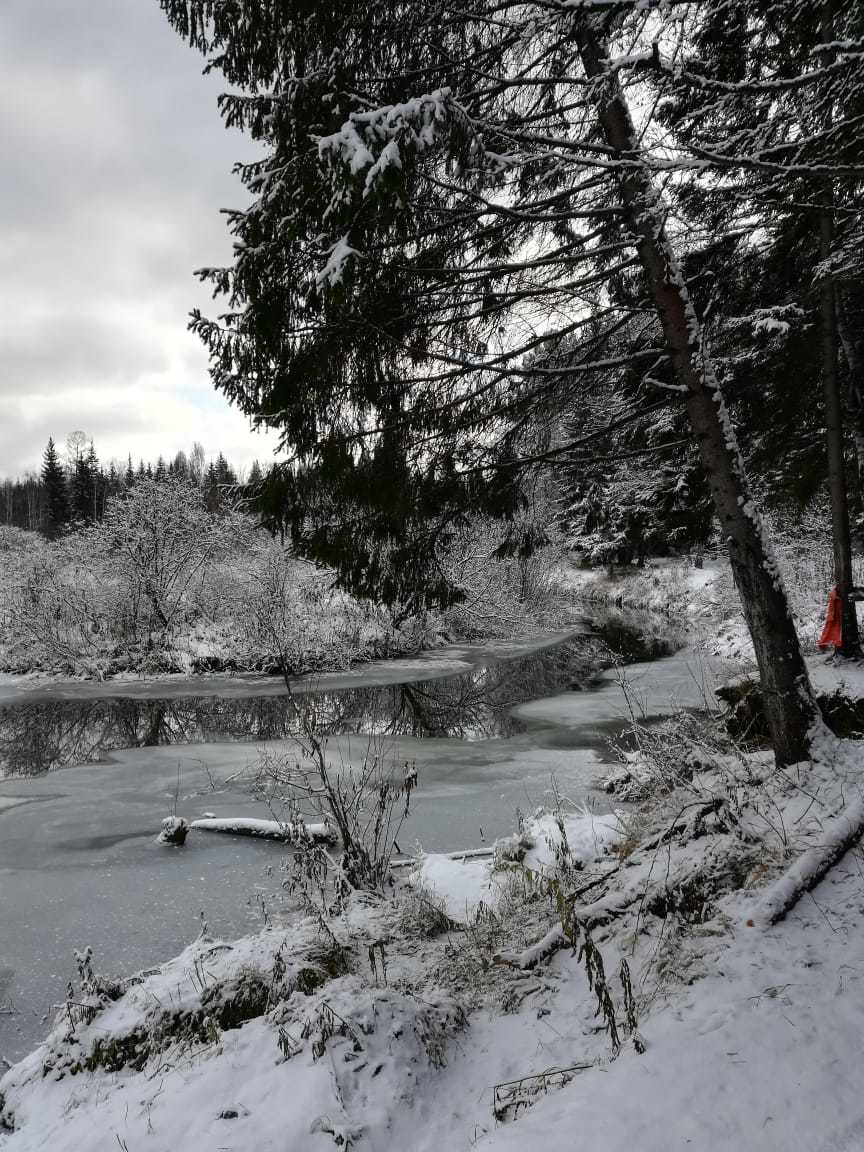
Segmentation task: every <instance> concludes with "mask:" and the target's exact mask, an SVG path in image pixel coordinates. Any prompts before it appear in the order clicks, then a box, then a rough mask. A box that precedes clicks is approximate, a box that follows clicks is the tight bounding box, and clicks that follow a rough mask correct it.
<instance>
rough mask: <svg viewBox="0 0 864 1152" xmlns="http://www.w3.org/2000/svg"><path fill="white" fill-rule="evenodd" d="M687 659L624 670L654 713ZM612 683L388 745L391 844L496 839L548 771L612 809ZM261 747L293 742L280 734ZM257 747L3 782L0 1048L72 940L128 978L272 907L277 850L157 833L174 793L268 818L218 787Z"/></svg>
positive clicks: (350, 749) (155, 755) (40, 1003)
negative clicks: (202, 932)
mask: <svg viewBox="0 0 864 1152" xmlns="http://www.w3.org/2000/svg"><path fill="white" fill-rule="evenodd" d="M694 668H695V663H694V661H693V660H692V659H688V658H685V657H673V658H672V659H669V660H665V661H655V662H652V663H651V664H645V665H641V666H639V667H638V669H631V670H629V671H628V676H630V677H631V678H633V679H634V680H637V681H638V682H639V683H641V684H642V685H643V686H644V688H645V689H646V690H647V693H648V696H649V701H648V703H649V705H650V707H649V710H650V711H655V710H658V709H659V702H660V700H661V699H663V700H666V701H668V699H669V698H670V696H671V697H672V698H675V697H676V696H677V697H678V698H679V699H681V700H682V702H683V701H684V700H685V699H686V700H687V701H688V702H689V703H691V704H692V703H698V699H697V696H698V693H696V692H695V691H694V688H693V686H694V684H695V683H696V682H697V680H696V679H695V678H694V677H696V676H698V675H699V674H698V673H697V672H695V671H694ZM425 674H426V675H427V676H428V674H429V673H428V667H427V669H426V673H425ZM614 681H615V676H614V674H611V675H607V676H606V677H605V678H604V680H603V682H602V683H601V685H600V686H599V688H597V689H596V690H590V691H578V692H568V693H564V694H559V695H556V696H554V697H552V698H549V699H545V700H540V701H537V702H535V703H531V704H526V705H521V706H519V707H518V708H516V709H515V710H514V711H515V712H516V714H517V715H518V716H519V717H520V718H521V719H522V720H523V721H524V724H523V726H522V730H521V731H517V732H516V733H515V734H513V735H510V736H509V737H507V738H501V737H495V738H490V739H476V738H474V739H467V740H463V739H458V738H455V737H452V736H451V737H449V738H436V737H429V736H426V737H424V738H422V739H419V738H416V737H413V736H399V737H396V738H395V739H394V740H393V741H392V742H391V744H390V748H389V755H390V756H391V757H392V758H393V760H394V761H395V762H396V763H397V764H399V763H401V762H402V761H404V760H411V761H414V762H416V765H417V769H418V773H419V788H418V790H417V791H416V792H415V793H414V795H413V796H412V801H411V814H410V817H409V819H408V821H407V822H406V824H405V826H404V828H403V829H402V831H401V832H400V836H399V839H400V847H401V849H402V850H403V851H412V850H414V848H415V847H416V846H418V845H419V846H422V848H423V849H424V850H426V851H429V852H446V851H451V850H456V849H462V848H468V847H478V846H481V845H483V844H491V843H492V841H493V840H494V839H495V838H496V837H497V836H500V835H504V834H507V833H509V832H511V831H512V830H513V828H514V823H515V815H516V812H517V810H519V811H521V812H523V813H525V814H530V813H531V812H532V811H533V810H534V809H535V808H536V807H537V806H539V805H543V804H548V803H549V802H550V800H551V799H552V796H553V785H552V780H553V777H554V778H555V780H556V781H557V786H558V788H559V789H560V791H561V793H562V794H563V795H564V796H566V797H567V798H568V799H570V800H572V801H574V802H576V803H580V802H581V803H585V802H588V803H591V804H594V805H595V806H596V807H597V808H598V809H599V810H601V811H608V810H609V803H608V797H606V796H605V795H603V794H600V793H598V792H597V791H595V790H594V788H593V787H592V783H593V780H594V778H595V777H596V775H597V774H598V769H599V766H600V764H601V763H602V762H603V761H604V760H609V759H610V752H609V749H608V740H609V737H610V736H612V735H613V734H614V733H615V732H616V731H617V730H618V728H619V727H620V722H621V718H622V715H624V714H625V712H626V708H625V704H624V701H623V697H622V693H621V691H620V689H619V688H618V687H617V686H616V684H615V682H614ZM163 687H164V686H163ZM655 698H656V699H655ZM655 704H656V705H657V707H655ZM365 743H366V741H365V738H364V737H363V736H362V735H357V734H354V735H343V736H339V737H336V738H332V739H331V741H330V743H329V745H328V749H329V753H330V755H331V756H332V757H333V759H334V761H335V762H339V763H343V764H349V763H356V762H357V761H359V760H360V759H362V757H363V753H364V751H365ZM267 746H268V747H270V748H271V749H273V748H280V747H281V748H284V749H285V750H289V749H290V750H292V752H295V751H296V749H295V746H294V745H293V744H290V743H288V742H285V741H273V742H270V743H269V744H268V745H267ZM256 758H257V750H256V746H255V745H252V744H248V743H247V744H243V743H206V744H194V745H167V746H157V747H144V748H135V749H129V750H114V751H112V752H111V753H110V755H109V757H108V759H107V760H104V761H103V762H101V763H98V764H89V765H81V766H78V767H71V768H65V769H63V770H62V771H54V772H50V773H48V774H46V775H42V776H38V777H29V778H28V777H25V778H15V779H9V780H5V781H0V925H2V933H0V1009H5V1008H11V1009H12V1011H0V1055H5V1056H6V1057H7V1058H8V1059H15V1058H16V1057H18V1056H20V1055H22V1054H23V1053H24V1052H26V1051H27V1050H29V1049H30V1048H31V1047H32V1046H33V1044H34V1042H36V1041H38V1040H39V1039H40V1038H41V1037H42V1036H43V1035H44V1034H45V1032H46V1031H47V1022H46V1020H45V1014H46V1012H48V1011H49V1010H50V1007H51V1005H52V1004H56V1003H58V1002H60V1001H61V1000H62V999H63V996H64V992H65V987H66V982H67V980H68V979H69V977H70V976H71V975H72V974H73V972H74V952H75V949H80V948H83V947H84V946H86V945H90V946H91V947H92V949H93V952H94V957H95V963H96V966H97V967H98V968H100V969H102V970H103V971H105V972H106V973H108V974H111V973H128V972H130V971H135V970H137V969H140V968H142V967H146V966H147V965H151V964H156V963H158V962H161V961H164V960H165V959H167V958H168V957H170V956H173V955H175V954H176V953H177V952H178V951H179V950H180V949H181V948H182V947H183V946H184V945H185V944H187V943H188V942H189V941H190V939H192V938H193V937H194V936H195V935H196V934H197V932H198V931H199V928H200V916H201V914H202V913H203V914H204V916H205V917H206V919H207V921H208V923H209V926H210V929H211V930H212V931H213V932H214V933H215V934H218V935H222V936H227V937H231V936H236V935H239V934H241V933H244V932H247V931H249V930H250V929H251V928H253V927H254V926H255V925H256V924H260V923H261V921H262V911H261V904H262V902H263V903H264V904H265V905H266V906H268V907H269V909H270V912H271V914H272V915H275V914H278V907H279V901H280V900H283V899H284V898H285V897H284V894H283V893H282V889H281V879H282V876H281V874H280V865H281V863H282V861H283V859H284V854H285V852H284V846H281V845H279V844H275V843H268V842H266V841H255V840H250V839H248V838H244V839H240V838H234V837H208V836H206V835H204V834H203V833H200V834H199V833H195V832H192V833H190V835H189V838H188V840H187V842H186V845H185V847H183V848H172V847H166V846H164V845H159V844H157V843H156V840H155V838H156V835H157V833H158V831H159V827H160V823H161V820H162V818H163V817H164V816H166V815H168V814H170V813H171V812H172V810H173V807H174V795H175V791H176V792H177V797H178V798H177V804H176V811H177V814H178V815H182V816H184V817H186V818H187V819H189V820H193V819H195V818H198V817H201V816H203V815H204V813H205V812H208V813H213V814H214V815H215V816H229V815H231V816H249V817H263V818H272V817H273V813H272V812H271V811H270V810H268V808H267V807H265V806H264V805H263V804H258V803H255V802H254V801H253V800H251V799H250V798H249V795H248V793H247V792H246V791H244V790H243V788H242V786H241V785H240V783H239V782H238V781H237V780H236V778H235V779H234V780H233V781H232V782H230V783H228V784H227V785H224V784H223V783H222V782H224V781H226V780H227V779H228V778H229V777H235V774H236V773H237V772H238V770H240V769H243V768H244V767H245V766H247V765H252V764H254V763H255V761H256ZM178 779H179V788H178ZM214 786H215V790H214ZM276 815H277V817H280V814H279V813H277V814H276Z"/></svg>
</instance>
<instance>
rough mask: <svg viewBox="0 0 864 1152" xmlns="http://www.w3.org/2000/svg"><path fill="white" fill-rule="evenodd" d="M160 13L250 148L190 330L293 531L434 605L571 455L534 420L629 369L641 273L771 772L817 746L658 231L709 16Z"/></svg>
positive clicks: (758, 536) (644, 357) (674, 266)
mask: <svg viewBox="0 0 864 1152" xmlns="http://www.w3.org/2000/svg"><path fill="white" fill-rule="evenodd" d="M160 2H161V6H162V8H163V9H164V10H165V12H166V13H167V15H168V18H169V20H170V21H171V22H172V24H173V25H174V26H175V28H176V29H177V30H178V31H179V32H180V33H181V34H183V35H184V36H186V37H188V38H189V40H190V41H191V42H192V43H193V44H194V45H196V46H197V47H198V48H199V49H200V50H201V51H202V52H204V53H205V54H207V55H208V57H209V66H210V67H215V68H218V69H220V70H221V71H222V72H223V74H224V75H225V77H226V79H227V81H228V82H229V83H230V84H231V85H232V87H233V88H234V89H235V92H234V93H232V94H230V95H226V96H224V97H223V99H222V109H223V113H224V116H225V119H226V121H227V122H228V123H229V124H231V125H236V126H240V127H243V128H245V129H246V130H247V131H249V132H250V133H251V134H252V136H253V137H255V138H256V139H257V140H259V141H261V142H262V143H263V144H264V145H265V156H264V158H263V159H262V160H261V161H259V162H256V163H254V164H252V165H248V166H245V167H244V168H242V170H241V171H242V175H243V179H244V182H245V184H246V186H247V188H248V189H249V191H250V192H251V193H252V195H253V198H254V199H253V203H252V205H251V206H250V207H249V209H247V210H246V211H242V212H235V213H233V214H232V216H231V227H232V230H233V232H234V235H235V239H236V258H235V261H234V264H233V266H232V267H231V268H225V269H212V270H206V271H205V272H204V273H203V275H204V276H205V277H206V278H208V279H210V280H211V281H212V283H213V285H214V288H215V290H216V292H217V293H218V294H220V295H223V296H225V297H227V298H228V302H229V310H228V311H227V313H225V314H224V315H222V316H221V317H219V318H218V319H217V320H210V319H206V318H204V317H203V316H201V315H199V314H196V315H195V316H194V320H193V325H194V327H195V328H196V329H197V330H198V332H199V333H200V335H201V336H202V338H203V339H204V340H205V342H206V343H207V345H208V346H209V349H210V354H211V371H212V375H213V379H214V382H215V384H216V386H217V387H218V388H219V389H221V390H222V391H223V392H224V393H225V394H226V395H227V396H228V397H229V398H230V399H231V400H233V401H234V402H235V403H237V404H239V405H240V406H241V407H242V408H243V409H244V410H245V411H246V412H248V413H250V414H251V415H253V416H254V417H255V418H256V419H258V420H260V421H262V422H264V423H266V424H268V425H270V426H271V427H274V428H276V429H278V430H279V431H280V433H281V435H282V443H283V446H284V447H285V448H286V449H287V450H289V451H290V453H291V464H290V465H289V466H286V467H284V468H283V469H282V470H281V487H280V489H279V490H278V491H277V493H276V495H277V498H278V499H279V501H280V506H279V510H278V511H279V515H280V516H282V517H284V520H287V522H288V523H290V526H291V528H292V531H293V532H294V535H295V538H296V539H297V540H298V542H299V543H300V544H301V546H302V547H303V548H305V550H306V551H307V553H309V554H311V555H313V556H315V557H316V558H318V559H321V560H325V561H328V562H330V563H332V564H334V565H335V566H336V568H337V570H338V571H339V574H340V576H341V578H342V579H343V580H344V581H345V582H346V583H348V584H350V585H351V586H353V587H354V588H355V589H357V590H359V591H361V592H366V591H370V590H373V589H374V590H377V591H379V592H381V591H383V593H384V594H385V595H391V596H395V594H396V593H397V592H398V591H399V590H400V587H404V586H405V585H406V584H407V585H408V586H409V587H410V586H411V585H412V584H413V585H417V584H418V583H420V582H422V581H423V580H425V581H427V586H428V585H429V583H430V582H431V586H432V591H433V594H435V593H438V592H440V591H441V589H440V587H437V586H436V584H435V573H434V570H433V571H431V572H430V568H431V567H432V565H433V562H434V556H435V549H434V544H435V541H436V540H437V539H438V538H439V537H440V534H441V533H442V532H446V531H447V530H448V527H450V526H452V525H453V524H454V523H455V522H457V521H459V520H460V519H464V517H465V516H466V514H467V512H468V510H469V509H479V510H480V511H481V512H484V513H487V514H490V515H496V516H501V515H507V514H509V515H511V516H512V514H513V512H514V511H515V508H516V505H517V502H518V492H519V479H520V476H522V475H524V474H525V473H526V471H530V470H531V469H536V468H538V467H547V466H548V464H549V462H550V461H551V460H553V459H554V458H555V457H556V455H561V454H564V453H566V452H568V451H570V450H571V448H572V446H571V445H565V444H556V445H553V446H552V447H551V448H549V449H547V450H544V451H543V452H539V453H534V454H524V453H521V452H520V451H519V450H518V445H519V444H520V435H521V433H522V430H523V429H524V427H525V425H526V422H527V421H529V420H531V419H534V420H538V421H542V419H543V416H544V413H545V412H546V411H547V410H548V409H550V408H552V409H554V408H555V406H556V405H557V404H558V401H559V398H560V395H561V393H562V390H563V391H566V389H567V388H568V386H569V384H570V381H572V380H573V379H574V377H576V376H578V377H580V378H590V376H591V374H592V373H595V372H598V371H599V372H602V373H604V374H605V373H608V372H609V370H610V369H613V368H615V367H616V366H619V367H621V368H622V369H624V368H627V369H629V368H630V367H631V365H632V363H633V357H632V356H631V355H630V354H628V353H626V352H625V353H624V354H619V353H617V352H616V354H615V355H609V354H605V348H606V345H607V343H608V339H611V338H612V337H613V336H615V335H617V334H618V333H619V332H620V330H621V327H622V322H623V320H624V319H625V317H626V318H628V319H629V318H630V317H631V314H632V309H631V308H629V307H624V306H622V305H620V304H618V303H616V302H615V300H614V298H613V296H612V295H611V294H610V292H609V286H610V285H612V284H613V283H614V280H615V278H616V277H618V276H620V275H621V274H622V273H624V272H625V271H626V270H628V269H631V268H638V269H639V270H640V274H641V277H642V282H643V292H642V296H641V299H640V302H639V304H638V307H637V311H638V312H639V313H641V314H642V315H643V316H644V317H645V318H646V323H650V324H652V325H658V328H657V331H658V337H659V338H658V341H657V343H656V344H655V345H654V346H653V347H647V348H646V347H644V346H643V345H640V347H639V349H638V354H639V357H641V363H642V365H643V371H645V372H646V373H650V374H652V376H656V374H657V372H658V371H663V372H665V373H667V380H666V382H667V383H668V386H669V389H668V393H667V394H668V396H669V397H670V400H669V402H670V403H679V404H683V405H684V407H685V409H686V412H687V416H688V420H689V425H690V428H691V435H692V436H693V437H694V440H695V442H696V443H697V444H698V446H699V451H700V456H701V460H702V464H703V466H704V468H705V472H706V475H707V477H708V481H709V484H710V487H711V492H712V496H713V500H714V506H715V510H716V514H717V517H718V519H719V521H720V525H721V530H722V533H723V536H724V538H725V539H726V540H727V541H728V544H729V553H730V559H731V563H732V568H733V572H734V574H735V579H736V582H737V585H738V588H739V591H740V593H741V599H742V604H743V607H744V612H745V616H746V618H747V621H748V624H749V627H750V631H751V634H752V636H753V640H754V646H755V649H756V654H757V658H758V661H759V666H760V671H761V675H762V682H763V688H764V693H765V707H766V714H767V719H768V723H769V727H770V730H771V733H772V738H773V741H774V747H775V751H776V754H777V757H778V760H780V761H781V762H786V763H788V762H791V761H794V760H797V759H800V758H802V757H804V756H806V754H807V752H808V747H809V737H808V733H809V731H810V730H811V728H812V725H813V723H814V721H815V719H816V709H815V705H814V703H813V699H812V694H811V692H810V689H809V685H808V680H807V674H806V669H805V666H804V663H803V660H802V657H801V653H800V649H799V645H798V640H797V637H796V635H795V631H794V627H793V625H792V622H791V619H790V617H789V612H788V606H787V602H786V597H785V593H784V591H783V587H782V582H781V578H780V574H779V572H778V570H777V567H776V563H775V561H774V559H773V557H772V555H771V550H770V546H769V544H768V542H767V540H766V537H765V533H764V529H763V527H762V522H761V520H760V517H759V515H758V513H757V511H756V509H755V507H754V503H753V499H752V496H751V493H750V489H749V486H748V481H747V477H746V475H745V472H744V467H743V464H742V462H741V458H740V455H739V453H738V450H737V445H736V441H735V435H734V431H733V429H732V426H731V423H730V421H729V418H728V414H727V410H726V406H725V403H724V399H723V396H722V393H721V390H720V385H719V382H718V379H717V376H716V373H715V371H714V367H713V365H712V363H711V359H710V356H709V354H708V350H707V347H706V344H705V340H704V334H703V329H702V324H701V321H700V318H699V316H698V314H697V312H696V309H695V307H694V305H693V300H692V295H691V293H690V291H689V288H688V284H687V282H686V279H685V277H684V273H683V271H682V265H681V261H680V258H679V255H678V253H677V251H676V245H677V244H681V243H686V239H687V237H686V234H685V235H677V234H676V231H677V229H676V228H675V227H673V226H672V225H671V224H670V223H669V221H668V220H667V208H666V204H665V203H664V200H663V198H662V196H661V190H662V184H663V181H664V180H665V178H666V176H667V175H668V173H669V171H670V169H674V168H675V167H676V163H677V162H675V161H673V162H672V163H671V164H670V162H669V161H668V160H667V157H666V156H665V154H664V150H663V141H662V139H661V138H660V136H659V134H658V132H657V125H656V122H655V119H654V117H653V116H652V114H651V109H652V105H651V104H650V103H646V102H645V101H644V100H641V99H640V98H639V96H640V94H641V93H642V92H643V91H644V84H643V82H642V80H641V77H640V72H641V71H642V70H643V69H644V68H645V67H646V66H650V64H651V63H652V62H653V61H654V60H655V59H656V58H657V56H658V54H659V53H658V48H656V47H653V44H655V43H656V44H657V45H659V44H661V43H663V44H664V46H665V44H666V43H667V42H671V40H672V39H673V38H680V35H681V33H682V29H683V30H684V32H686V29H687V22H686V19H683V17H686V14H687V11H688V10H691V11H692V10H696V9H698V7H699V5H698V3H697V4H694V5H678V4H675V5H668V4H662V5H661V4H659V3H658V4H657V5H654V4H652V3H646V0H590V3H588V2H586V3H580V2H578V0H577V2H572V0H571V2H570V3H568V4H566V5H565V4H562V5H557V4H549V3H546V2H543V3H540V2H539V0H538V2H537V3H532V2H531V0H528V2H523V3H519V4H515V3H514V4H509V3H506V2H505V3H503V4H502V3H501V2H500V0H475V2H474V3H471V4H468V5H465V4H461V3H460V4H458V5H455V4H453V5H451V4H450V3H448V2H446V0H445V2H439V3H432V4H429V5H412V4H403V3H393V2H391V0H377V2H376V0H373V2H372V3H368V2H364V3H363V4H362V5H361V4H358V3H356V0H348V2H347V3H344V4H341V5H339V6H336V7H332V6H328V5H309V4H306V3H301V4H296V3H288V2H287V0H258V2H256V3H246V4H244V5H243V6H242V8H240V7H238V6H236V5H234V4H227V3H211V2H208V0H160ZM733 7H734V5H733ZM633 85H637V86H639V90H638V92H637V99H636V101H635V103H634V106H635V107H636V108H637V109H638V110H639V114H640V122H639V124H638V125H635V124H634V122H633V120H632V117H631V109H630V107H629V101H628V95H629V92H630V89H631V87H632V86H633ZM238 89H239V92H238V91H237V90H238ZM728 130H729V133H730V139H734V137H735V133H736V128H735V125H734V124H730V125H729V126H728ZM689 164H690V161H689V160H687V161H685V166H689ZM649 317H650V320H649ZM598 319H600V320H601V322H602V328H601V331H600V332H599V333H598ZM589 331H590V334H591V337H590V339H586V341H585V343H584V348H583V355H581V356H579V357H577V358H575V359H573V358H569V360H568V362H567V363H566V364H561V363H559V362H558V356H557V354H558V352H559V351H560V349H561V347H562V344H563V342H564V341H567V342H569V343H570V344H572V343H573V342H574V341H578V340H579V339H580V337H581V336H582V334H584V333H587V332H589ZM607 338H608V339H607ZM616 415H619V414H618V413H616V412H614V411H612V412H610V413H609V414H608V418H609V419H614V418H615V417H616ZM522 543H523V544H524V545H525V546H527V545H528V544H529V543H530V542H527V541H525V542H522ZM382 554H383V555H386V556H387V557H388V559H389V563H388V565H387V567H386V570H385V569H384V568H382V566H381V564H380V563H379V561H378V557H379V556H381V555H382Z"/></svg>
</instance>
